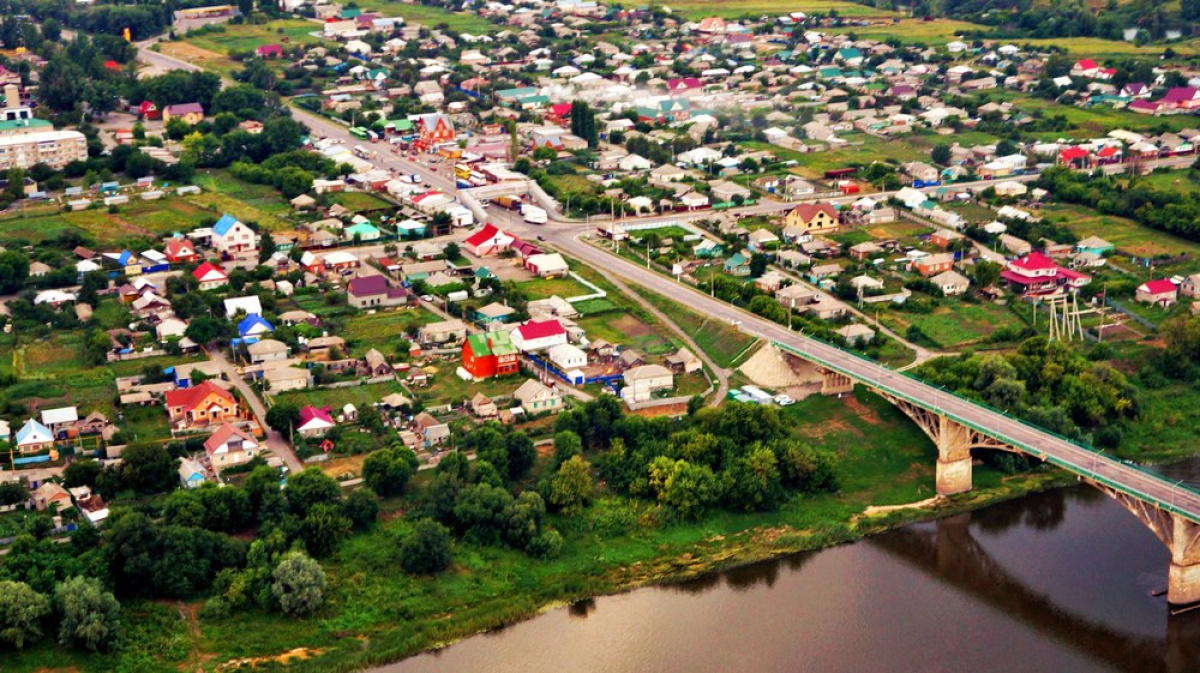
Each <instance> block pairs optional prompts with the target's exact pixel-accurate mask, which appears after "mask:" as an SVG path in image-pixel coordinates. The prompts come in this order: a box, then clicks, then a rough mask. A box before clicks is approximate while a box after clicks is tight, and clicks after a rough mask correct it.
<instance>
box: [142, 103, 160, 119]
mask: <svg viewBox="0 0 1200 673" xmlns="http://www.w3.org/2000/svg"><path fill="white" fill-rule="evenodd" d="M137 114H138V116H139V117H141V118H142V119H162V111H161V110H159V109H158V106H157V105H155V104H154V103H153V102H152V101H148V100H144V101H142V103H141V105H138V106H137Z"/></svg>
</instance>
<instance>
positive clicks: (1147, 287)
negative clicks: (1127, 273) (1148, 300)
mask: <svg viewBox="0 0 1200 673" xmlns="http://www.w3.org/2000/svg"><path fill="white" fill-rule="evenodd" d="M1138 289H1139V290H1143V291H1145V292H1146V293H1148V294H1164V293H1167V292H1175V291H1176V289H1177V288H1176V287H1175V283H1172V282H1171V281H1170V280H1169V279H1166V278H1160V279H1158V280H1148V281H1146V282H1145V283H1142V286H1141V287H1139V288H1138Z"/></svg>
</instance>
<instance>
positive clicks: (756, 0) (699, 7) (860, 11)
mask: <svg viewBox="0 0 1200 673" xmlns="http://www.w3.org/2000/svg"><path fill="white" fill-rule="evenodd" d="M661 4H663V5H665V6H668V7H670V8H671V10H672V11H674V12H676V13H677V14H682V15H683V16H685V17H687V18H689V19H703V18H704V17H707V16H722V17H726V18H734V17H739V16H745V15H752V16H755V17H758V16H762V15H764V14H787V13H789V12H804V13H806V14H818V13H819V14H829V12H831V11H836V12H837V13H838V16H843V17H868V16H898V14H896V13H895V12H891V11H888V10H886V9H876V8H874V7H867V6H866V5H859V4H856V3H853V2H842V1H841V0H787V2H771V0H715V1H713V0H680V1H678V2H663V3H661Z"/></svg>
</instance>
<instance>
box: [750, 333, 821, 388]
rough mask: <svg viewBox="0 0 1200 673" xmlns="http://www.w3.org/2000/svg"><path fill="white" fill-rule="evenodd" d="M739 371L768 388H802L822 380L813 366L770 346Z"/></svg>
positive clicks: (755, 355)
mask: <svg viewBox="0 0 1200 673" xmlns="http://www.w3.org/2000/svg"><path fill="white" fill-rule="evenodd" d="M739 369H740V370H741V372H742V373H743V374H745V375H746V376H747V377H749V378H750V380H751V381H753V382H754V383H755V385H760V386H767V387H768V388H786V387H788V386H802V385H804V384H806V383H812V382H813V381H820V380H821V377H820V375H819V374H818V373H817V371H816V368H815V367H813V366H812V365H811V364H809V363H807V362H804V361H803V360H800V359H798V358H792V357H785V356H784V354H783V353H781V352H780V351H779V349H778V348H775V347H774V346H771V345H769V344H768V345H765V346H763V347H762V348H760V349H758V352H757V353H755V354H754V355H753V356H752V357H751V358H750V359H749V360H747V361H746V363H745V364H743V365H742V366H741V367H739Z"/></svg>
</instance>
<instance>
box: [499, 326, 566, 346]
mask: <svg viewBox="0 0 1200 673" xmlns="http://www.w3.org/2000/svg"><path fill="white" fill-rule="evenodd" d="M512 342H513V345H514V346H516V347H517V348H518V349H520V350H521V351H524V352H526V353H528V352H530V351H540V350H546V349H548V348H552V347H554V346H558V345H560V344H566V343H567V330H565V329H563V326H562V324H561V323H559V322H558V321H557V320H530V321H529V322H527V323H525V324H524V325H521V326H519V327H517V328H516V329H514V330H513V331H512Z"/></svg>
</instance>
